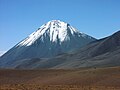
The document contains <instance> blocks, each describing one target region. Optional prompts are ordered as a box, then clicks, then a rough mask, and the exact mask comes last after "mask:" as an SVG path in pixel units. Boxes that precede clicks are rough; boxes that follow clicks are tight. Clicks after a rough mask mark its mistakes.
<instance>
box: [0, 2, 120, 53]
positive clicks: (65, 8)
mask: <svg viewBox="0 0 120 90" xmlns="http://www.w3.org/2000/svg"><path fill="white" fill-rule="evenodd" d="M56 19H59V20H61V21H64V22H67V23H69V24H71V25H72V26H73V27H75V28H77V29H78V30H80V31H81V32H84V33H86V34H88V35H91V36H93V37H95V38H103V37H105V36H108V35H111V34H112V33H114V32H116V31H118V30H119V29H120V0H0V43H1V44H0V51H6V50H8V49H10V48H11V47H13V46H14V45H15V44H17V43H18V42H20V41H21V40H23V39H24V38H26V37H27V36H28V35H29V34H31V33H32V32H33V31H35V30H36V29H37V28H38V27H40V26H41V25H42V24H44V23H46V22H48V21H50V20H56Z"/></svg>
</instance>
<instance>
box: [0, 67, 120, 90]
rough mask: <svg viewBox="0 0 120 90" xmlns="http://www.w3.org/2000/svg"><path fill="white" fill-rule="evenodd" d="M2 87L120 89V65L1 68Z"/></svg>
mask: <svg viewBox="0 0 120 90" xmlns="http://www.w3.org/2000/svg"><path fill="white" fill-rule="evenodd" d="M0 90H120V67H109V68H82V69H73V70H70V69H69V70H62V69H59V70H50V69H48V70H47V69H46V70H3V69H1V70H0Z"/></svg>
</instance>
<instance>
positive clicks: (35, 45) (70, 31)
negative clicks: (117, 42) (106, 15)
mask: <svg viewBox="0 0 120 90" xmlns="http://www.w3.org/2000/svg"><path fill="white" fill-rule="evenodd" d="M95 40H96V39H95V38H93V37H91V36H88V35H86V34H84V33H81V32H79V31H78V30H77V29H75V28H73V27H72V26H70V25H69V24H67V23H65V22H62V21H59V20H52V21H49V22H48V23H46V24H44V25H42V26H41V27H40V28H38V30H37V31H35V32H33V33H32V34H31V35H29V36H28V37H27V38H26V39H24V40H23V41H21V42H20V43H18V44H17V45H15V46H14V47H13V48H12V49H11V50H9V51H8V52H7V53H5V54H4V55H3V56H2V57H1V58H0V66H1V67H12V68H14V66H17V65H18V64H19V63H16V62H22V61H23V60H28V62H26V63H28V64H29V62H31V61H30V59H31V58H51V57H55V56H56V55H59V54H63V53H66V52H69V51H73V50H76V49H78V48H80V47H82V46H84V45H86V44H88V43H89V42H91V41H95ZM23 64H24V63H23Z"/></svg>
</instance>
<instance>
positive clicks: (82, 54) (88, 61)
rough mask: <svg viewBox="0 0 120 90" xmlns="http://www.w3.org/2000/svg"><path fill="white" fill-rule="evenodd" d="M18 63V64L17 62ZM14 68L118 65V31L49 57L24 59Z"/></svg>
mask: <svg viewBox="0 0 120 90" xmlns="http://www.w3.org/2000/svg"><path fill="white" fill-rule="evenodd" d="M18 63H19V64H18ZM16 64H17V65H16V66H15V68H23V69H30V68H31V69H34V68H52V69H70V68H72V69H73V68H74V69H75V68H80V67H111V66H120V31H118V32H116V33H115V34H113V35H111V36H109V37H106V38H104V39H100V40H97V41H94V42H91V43H90V44H88V45H86V46H85V47H83V48H81V49H79V50H77V51H74V52H71V53H66V54H63V55H59V56H57V57H54V58H51V59H29V60H28V59H26V60H25V59H24V60H22V61H19V62H16Z"/></svg>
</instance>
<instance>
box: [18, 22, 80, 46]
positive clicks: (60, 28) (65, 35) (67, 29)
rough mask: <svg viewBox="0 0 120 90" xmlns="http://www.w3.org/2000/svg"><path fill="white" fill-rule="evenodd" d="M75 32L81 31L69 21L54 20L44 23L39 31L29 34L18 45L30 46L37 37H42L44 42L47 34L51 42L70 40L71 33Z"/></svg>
mask: <svg viewBox="0 0 120 90" xmlns="http://www.w3.org/2000/svg"><path fill="white" fill-rule="evenodd" d="M75 33H80V32H79V31H78V30H77V29H75V28H73V27H72V26H70V25H69V24H68V23H65V22H62V21H60V20H52V21H49V22H47V23H46V24H43V25H42V26H41V27H40V28H38V30H37V31H35V32H33V33H32V34H31V35H29V36H28V37H27V38H26V39H25V40H23V41H22V42H20V43H19V44H18V45H17V46H19V45H20V46H30V45H32V44H33V43H34V42H35V41H36V40H37V39H40V40H42V41H43V42H44V40H43V39H44V38H45V36H46V35H48V36H49V39H50V41H51V42H57V41H58V40H59V41H60V43H61V42H63V41H65V40H70V35H74V34H75Z"/></svg>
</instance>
